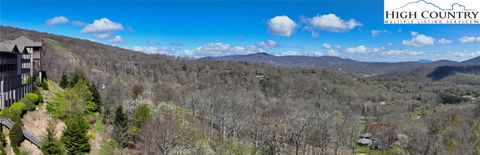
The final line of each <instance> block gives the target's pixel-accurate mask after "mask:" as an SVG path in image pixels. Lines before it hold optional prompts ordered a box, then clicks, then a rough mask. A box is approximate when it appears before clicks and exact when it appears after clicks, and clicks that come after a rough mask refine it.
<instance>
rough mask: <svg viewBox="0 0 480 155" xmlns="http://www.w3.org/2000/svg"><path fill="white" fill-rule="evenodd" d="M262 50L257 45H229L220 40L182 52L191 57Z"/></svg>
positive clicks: (248, 52)
mask: <svg viewBox="0 0 480 155" xmlns="http://www.w3.org/2000/svg"><path fill="white" fill-rule="evenodd" d="M259 52H263V50H262V49H261V48H259V47H257V46H254V45H250V46H231V45H230V44H224V43H220V42H216V43H209V44H206V45H202V46H199V47H197V48H196V49H193V50H184V54H185V55H187V56H191V57H206V56H223V55H237V54H238V55H244V54H251V53H259Z"/></svg>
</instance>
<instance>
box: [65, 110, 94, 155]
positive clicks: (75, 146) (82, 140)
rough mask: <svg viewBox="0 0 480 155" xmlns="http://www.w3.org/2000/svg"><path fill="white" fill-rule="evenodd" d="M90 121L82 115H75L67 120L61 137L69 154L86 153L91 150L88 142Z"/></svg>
mask: <svg viewBox="0 0 480 155" xmlns="http://www.w3.org/2000/svg"><path fill="white" fill-rule="evenodd" d="M88 128H89V126H88V122H87V120H86V119H85V118H83V117H82V116H73V117H72V118H70V119H69V120H68V121H67V124H66V127H65V130H64V131H63V135H62V137H61V141H62V143H63V144H64V147H65V150H67V153H68V154H84V153H87V152H90V143H88V137H87V132H88Z"/></svg>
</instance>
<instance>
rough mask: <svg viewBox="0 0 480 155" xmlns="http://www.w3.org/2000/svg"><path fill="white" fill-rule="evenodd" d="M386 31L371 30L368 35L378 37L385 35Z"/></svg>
mask: <svg viewBox="0 0 480 155" xmlns="http://www.w3.org/2000/svg"><path fill="white" fill-rule="evenodd" d="M386 32H387V30H371V31H370V33H371V34H372V37H378V36H379V35H380V34H382V33H386Z"/></svg>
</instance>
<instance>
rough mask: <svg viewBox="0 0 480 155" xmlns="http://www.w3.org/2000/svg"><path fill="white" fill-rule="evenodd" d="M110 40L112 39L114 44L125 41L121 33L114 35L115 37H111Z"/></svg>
mask: <svg viewBox="0 0 480 155" xmlns="http://www.w3.org/2000/svg"><path fill="white" fill-rule="evenodd" d="M109 41H110V42H111V43H113V44H120V43H123V39H122V36H119V35H116V36H115V37H113V38H112V39H110V40H109Z"/></svg>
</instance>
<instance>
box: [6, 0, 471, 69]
mask: <svg viewBox="0 0 480 155" xmlns="http://www.w3.org/2000/svg"><path fill="white" fill-rule="evenodd" d="M22 8H31V10H32V11H19V9H22ZM25 10H29V9H25ZM0 24H1V25H5V26H13V27H18V28H25V29H31V30H36V31H41V32H48V33H54V34H61V35H66V36H71V37H76V38H82V39H88V40H92V41H96V42H100V43H104V44H109V45H114V46H119V47H123V48H129V49H132V50H136V51H142V52H146V53H161V54H169V55H177V56H184V57H203V56H220V55H230V54H249V53H255V52H267V53H270V54H274V55H310V56H322V55H331V56H339V57H344V58H351V59H355V60H362V61H415V60H418V59H431V60H440V59H450V60H457V61H461V60H466V59H470V58H473V57H475V56H480V25H385V24H383V0H350V1H347V0H336V1H334V0H322V1H321V0H318V1H261V2H254V1H241V2H238V1H236V2H234V1H208V2H205V1H181V2H170V1H128V0H125V1H120V2H114V1H101V2H93V1H86V2H85V1H83V2H80V1H73V2H72V1H5V0H2V1H0Z"/></svg>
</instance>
